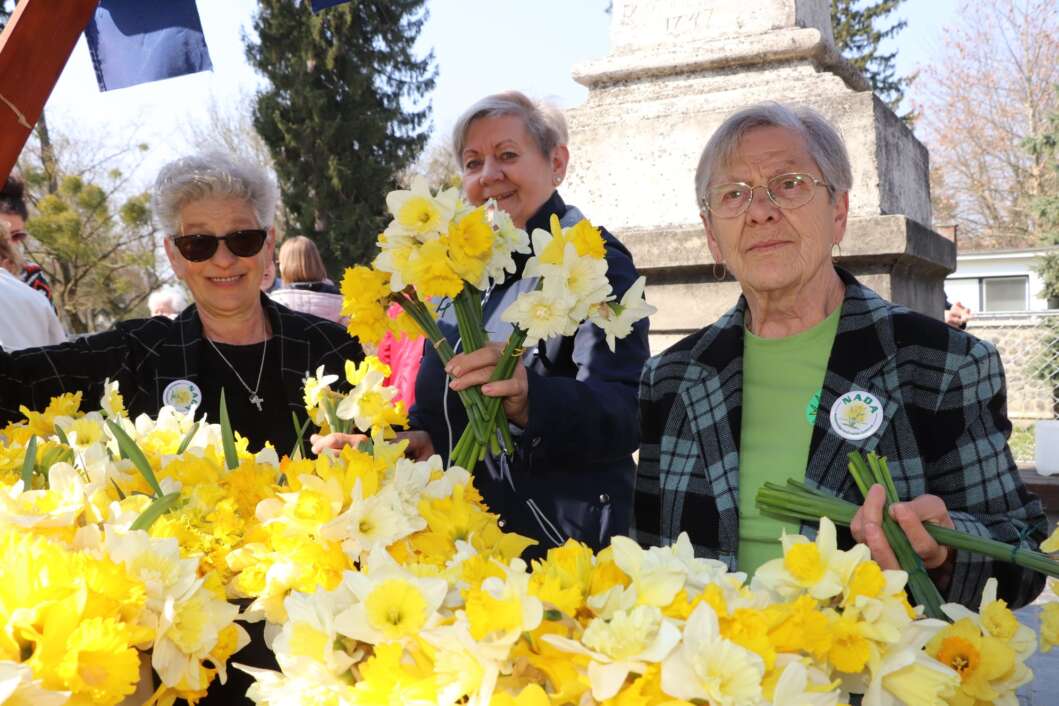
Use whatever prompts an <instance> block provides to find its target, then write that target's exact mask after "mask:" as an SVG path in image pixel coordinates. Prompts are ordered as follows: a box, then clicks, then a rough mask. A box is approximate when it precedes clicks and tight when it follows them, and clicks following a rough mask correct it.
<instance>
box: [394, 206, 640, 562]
mask: <svg viewBox="0 0 1059 706" xmlns="http://www.w3.org/2000/svg"><path fill="white" fill-rule="evenodd" d="M552 214H556V215H558V216H559V218H560V221H561V222H562V224H563V226H564V227H568V226H571V225H574V224H575V223H577V222H578V221H579V220H581V218H582V216H581V213H580V212H579V211H578V210H577V209H576V208H574V207H572V206H567V205H566V204H565V203H563V200H562V199H561V198H560V197H559V194H558V193H553V194H552V196H551V198H549V199H548V201H546V202H545V203H544V205H543V206H541V208H540V209H539V210H538V211H537V213H536V214H534V216H533V217H532V218H531V219H530V220H529V222H528V223H527V224H526V230H527V232H530V233H532V232H533V230H534V229H536V228H543V229H545V230H547V229H548V222H549V219H550V218H551V216H552ZM601 230H602V229H601ZM602 233H603V237H604V240H605V244H606V258H607V277H608V279H609V280H610V283H611V286H612V288H613V290H614V294H615V296H616V297H617V298H618V299H620V298H621V296H622V295H623V294H624V293H625V291H626V290H627V289H628V288H629V287H630V286H631V285H632V283H633V282H634V281H635V280H636V278H637V277H638V276H639V275H638V273H637V272H636V267H635V266H634V265H633V262H632V256H631V255H630V254H629V251H628V250H627V249H626V248H625V246H624V245H622V244H621V243H620V242H618V240H617V239H616V238H615V237H614V236H612V235H611V234H610V233H608V232H607V231H606V230H602ZM525 261H526V258H525V257H524V256H523V257H521V259H516V262H517V263H518V265H519V273H518V275H516V276H511V277H509V278H508V280H507V281H506V282H505V283H504V284H502V285H499V286H496V287H494V288H493V289H492V290H491V291H490V292H488V293H487V297H486V299H485V305H484V310H485V317H484V319H485V328H486V330H487V331H488V333H489V336H490V339H491V340H494V341H506V340H507V338H508V335H509V334H510V332H511V325H510V324H508V323H506V322H504V321H501V319H500V316H501V314H502V313H503V312H504V310H505V309H506V308H507V306H508V305H510V304H511V302H513V301H514V299H515V297H516V296H517V295H518V294H519V293H520V291H521V290H523V289H525V288H526V286H527V284H528V283H526V282H521V281H520V280H517V277H518V276H521V269H522V266H523V265H524V264H525ZM446 303H447V302H446ZM442 308H444V309H445V310H444V313H443V314H442V315H441V317H440V321H439V323H440V326H441V330H442V331H443V332H444V333H445V336H446V337H447V338H448V339H449V341H450V342H452V343H453V345H454V346H455V345H456V343H457V341H458V338H459V334H458V333H457V330H456V326H455V314H454V312H453V311H451V307H449V308H445V307H444V306H443V307H442ZM647 327H648V323H647V320H646V319H644V320H641V321H640V322H638V323H637V324H636V326H635V328H634V330H633V332H632V333H631V334H630V335H629V336H627V337H626V338H624V339H622V340H619V341H618V342H617V346H616V348H617V350H616V352H613V353H612V352H611V351H610V349H609V348H608V347H607V342H606V337H605V335H604V334H603V331H602V330H600V329H599V328H598V327H597V326H595V325H593V324H590V323H583V324H582V325H581V326H580V328H578V330H577V333H576V334H575V335H573V336H566V337H559V336H556V337H554V338H551V339H548V340H547V341H546V342H544V343H542V344H540V345H538V346H532V347H527V350H526V352H525V354H524V355H523V362H524V363H525V365H526V369H527V374H528V376H529V423H528V425H527V427H526V428H525V429H522V430H518V429H514V431H515V439H516V449H514V453H513V455H512V457H511V458H510V460H508V459H507V458H506V457H505V458H499V459H496V458H487V459H486V461H485V462H483V463H481V464H479V465H478V467H477V468H476V469H475V470H474V474H475V485H476V487H477V488H478V489H479V491H480V492H481V493H482V496H483V498H484V499H485V502H486V504H487V505H488V506H489V508H490V509H491V510H492V511H493V512H496V513H498V514H499V515H500V517H501V520H502V522H503V529H504V530H505V531H507V532H518V533H519V534H523V535H526V536H528V537H532V538H534V539H536V540H537V541H538V542H539V543H540V544H538V545H537V546H536V547H531V548H530V549H529V550H527V552H526V554H525V556H526V557H529V558H532V557H537V556H541V555H543V553H544V552H545V551H547V550H548V549H549V548H551V547H554V546H558V545H560V544H562V543H563V542H564V541H566V539H567V538H573V539H577V540H579V541H582V542H585V543H586V544H588V545H590V546H591V547H592V548H593V549H599V548H602V547H604V546H606V545H607V544H609V542H610V537H611V536H612V535H615V534H628V531H629V521H630V517H631V513H632V486H633V478H634V475H635V466H634V464H633V459H632V454H633V452H634V451H635V450H636V448H637V446H638V445H639V426H638V421H637V405H636V389H637V384H638V381H639V377H640V371H641V370H642V368H643V365H644V362H645V361H646V360H647V358H648V356H649V351H648V345H647ZM457 350H459V349H458V348H457ZM446 411H447V415H446ZM446 417H447V418H446ZM410 420H411V426H412V427H413V428H415V429H423V430H425V431H427V432H428V433H429V434H430V438H431V441H432V442H433V444H434V449H435V451H436V452H437V453H439V454H441V455H442V457H443V458H445V459H446V461H447V460H448V455H449V451H450V449H451V447H452V446H454V445H455V444H456V442H457V441H458V440H459V437H460V434H461V433H462V432H463V430H464V428H465V427H466V426H467V415H466V413H465V412H464V409H463V405H462V404H461V403H460V400H459V396H458V395H457V394H456V393H454V392H450V391H449V390H448V380H447V379H446V376H445V372H444V369H443V367H442V365H441V359H440V358H439V357H438V355H437V353H436V352H435V351H434V350H433V348H432V347H431V346H429V345H428V346H426V352H425V355H424V357H423V362H422V366H421V367H420V370H419V375H418V377H417V378H416V404H415V406H414V407H413V408H412V411H411V414H410Z"/></svg>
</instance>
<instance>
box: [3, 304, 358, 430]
mask: <svg viewBox="0 0 1059 706" xmlns="http://www.w3.org/2000/svg"><path fill="white" fill-rule="evenodd" d="M261 304H262V306H263V307H264V308H265V312H266V313H267V314H268V317H269V322H270V323H271V325H272V339H271V340H272V341H273V342H278V343H279V356H280V369H279V370H275V371H272V372H273V374H279V375H280V376H281V377H282V380H283V388H284V391H285V392H286V394H287V400H288V404H289V406H290V408H291V410H292V411H294V412H296V413H297V414H298V416H299V417H301V418H304V417H305V410H304V407H303V405H302V380H304V379H305V377H306V375H307V374H312V373H313V372H315V370H316V368H317V367H318V366H320V365H323V366H325V367H326V368H327V370H328V371H329V372H331V373H335V374H338V375H339V376H340V378H341V379H343V380H344V376H342V371H343V367H344V365H345V361H346V359H350V360H355V361H359V360H360V359H361V358H363V353H362V351H361V348H360V344H359V343H357V342H356V341H355V340H354V339H352V338H351V337H350V336H349V334H348V333H346V331H345V329H343V328H342V327H341V326H339V325H337V324H335V323H333V322H331V321H326V320H324V319H321V318H319V317H316V316H311V315H308V314H302V313H299V312H296V311H292V310H290V309H288V308H287V307H285V306H282V305H281V304H277V303H276V302H274V301H272V300H271V299H269V298H268V297H266V296H264V295H262V296H261ZM204 341H205V339H204V338H203V335H202V320H201V319H200V318H199V315H198V311H197V309H196V307H195V306H194V305H192V306H189V307H188V308H187V309H185V310H184V311H183V312H182V313H181V314H180V316H178V317H177V318H176V319H174V320H170V319H167V318H165V317H162V316H155V317H152V318H150V319H133V320H130V321H122V322H119V323H118V324H116V325H115V326H114V328H113V329H111V330H110V331H105V332H103V333H98V334H95V335H92V336H86V337H84V338H80V339H77V340H75V341H70V342H68V343H63V344H60V345H57V346H48V347H46V348H26V349H24V350H19V351H12V352H8V353H0V422H9V421H14V420H17V419H21V418H22V415H21V413H20V412H19V411H18V408H19V405H26V406H27V407H29V408H30V409H33V410H42V409H44V407H45V406H47V404H48V401H49V400H50V399H51V398H52V397H54V396H55V395H59V394H62V393H64V392H77V391H80V392H82V393H83V404H84V405H85V408H88V409H91V408H93V407H94V406H95V405H97V404H98V402H99V399H100V397H101V396H102V394H103V382H104V380H105V379H106V378H110V379H111V380H117V381H118V383H119V385H120V387H121V393H122V396H123V398H124V400H125V407H126V409H127V410H128V411H129V414H130V415H131V416H132V417H133V418H135V417H136V416H137V415H139V414H141V413H146V414H150V415H154V414H156V413H157V412H158V410H159V408H160V407H161V406H162V392H163V391H164V390H165V388H166V385H168V384H169V383H170V382H172V381H174V380H191V381H192V382H198V377H199V370H198V366H199V359H200V356H201V349H202V346H203V345H205V342H204Z"/></svg>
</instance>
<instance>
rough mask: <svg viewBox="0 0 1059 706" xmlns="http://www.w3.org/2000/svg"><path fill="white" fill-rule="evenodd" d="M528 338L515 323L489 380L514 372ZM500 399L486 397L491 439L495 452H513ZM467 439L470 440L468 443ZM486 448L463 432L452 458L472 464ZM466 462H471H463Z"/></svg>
mask: <svg viewBox="0 0 1059 706" xmlns="http://www.w3.org/2000/svg"><path fill="white" fill-rule="evenodd" d="M457 315H458V312H457ZM525 342H526V332H525V331H523V330H522V329H520V328H518V327H517V326H516V327H515V328H514V329H513V330H512V331H511V335H510V336H509V337H508V340H507V345H505V346H504V350H503V351H502V352H501V353H500V360H499V361H498V362H497V365H496V368H494V369H493V373H492V375H490V376H489V380H490V382H493V381H496V380H506V379H508V378H510V377H511V376H512V375H513V374H514V372H515V366H516V365H518V364H519V361H521V359H522V355H521V348H522V346H523V344H524V343H525ZM501 403H502V400H501V398H499V397H487V398H485V407H486V411H485V419H488V420H491V427H490V433H489V434H488V443H489V448H490V449H491V450H492V451H493V453H499V452H500V451H501V450H505V451H508V452H510V451H511V450H512V449H514V448H515V442H514V440H513V439H512V438H511V429H509V428H508V420H507V414H505V413H504V410H503V407H502V406H501ZM493 429H496V430H499V432H500V436H501V441H498V440H497V438H496V435H495V434H493V433H492V430H493ZM465 440H467V441H466V443H465ZM501 442H502V443H503V449H501ZM485 448H486V447H485V444H484V443H483V444H475V443H473V442H471V441H470V440H468V434H467V432H464V433H463V434H462V435H461V436H460V440H459V442H458V443H457V444H456V449H454V450H453V459H457V460H458V461H459V463H457V465H460V466H462V467H463V468H472V467H473V466H474V464H476V463H477V462H478V461H480V460H482V459H483V458H484V457H485ZM457 449H458V450H459V451H460V455H457V454H456V450H457ZM454 462H456V461H454ZM467 463H470V464H471V465H469V466H468V465H464V464H467Z"/></svg>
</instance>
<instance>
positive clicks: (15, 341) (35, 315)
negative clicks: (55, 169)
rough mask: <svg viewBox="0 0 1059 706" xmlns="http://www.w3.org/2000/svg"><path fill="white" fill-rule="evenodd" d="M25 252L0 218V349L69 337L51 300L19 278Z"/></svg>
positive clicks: (12, 348)
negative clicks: (14, 240) (52, 306)
mask: <svg viewBox="0 0 1059 706" xmlns="http://www.w3.org/2000/svg"><path fill="white" fill-rule="evenodd" d="M21 272H22V253H21V252H20V251H19V247H18V245H16V244H15V243H14V242H12V240H11V233H10V229H9V228H8V226H7V224H6V223H5V222H4V221H2V220H0V348H3V349H4V350H7V351H13V350H19V349H22V348H31V347H34V346H50V345H53V344H56V343H62V342H63V341H65V340H66V332H65V331H63V327H62V324H61V323H59V319H58V317H56V316H55V310H54V309H52V308H51V305H50V304H48V300H47V299H46V298H44V297H42V296H40V294H38V293H37V292H35V291H33V289H31V288H30V287H29V286H28V285H27V284H26V283H25V282H23V281H22V280H21V278H20V276H19V275H20V274H21Z"/></svg>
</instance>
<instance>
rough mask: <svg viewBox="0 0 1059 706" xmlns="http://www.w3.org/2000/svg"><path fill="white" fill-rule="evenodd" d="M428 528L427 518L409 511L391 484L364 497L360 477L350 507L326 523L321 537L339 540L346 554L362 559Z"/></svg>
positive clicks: (321, 531) (357, 559)
mask: <svg viewBox="0 0 1059 706" xmlns="http://www.w3.org/2000/svg"><path fill="white" fill-rule="evenodd" d="M413 508H414V506H413ZM425 527H426V520H424V519H423V518H422V516H420V515H419V514H418V513H414V512H413V513H409V512H408V511H407V507H406V506H405V504H404V503H402V502H401V500H400V497H399V496H398V494H397V492H396V490H395V489H394V487H393V486H392V485H386V486H384V487H383V489H382V490H381V491H379V492H378V493H376V494H375V495H372V496H370V497H367V498H364V497H361V484H360V479H357V481H356V483H355V484H354V486H353V500H352V502H351V503H350V505H349V509H348V510H346V511H345V512H343V513H342V514H341V515H339V516H338V517H336V518H335V519H334V520H332V521H331V522H329V523H327V524H326V525H324V526H323V528H322V529H321V530H320V536H321V537H323V538H324V539H328V540H331V541H333V542H338V543H340V544H341V545H342V550H343V551H344V552H345V553H346V555H347V556H349V557H350V558H351V559H353V560H354V561H360V560H361V559H362V558H363V557H364V556H366V555H368V554H370V553H372V552H374V551H377V550H385V549H386V547H388V546H390V545H391V544H393V543H394V542H396V541H397V540H398V539H401V538H403V537H407V536H408V535H410V534H412V533H413V532H418V531H419V530H421V529H423V528H425Z"/></svg>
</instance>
